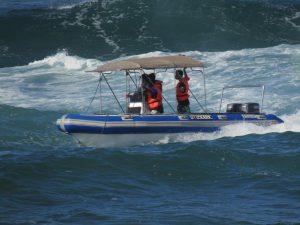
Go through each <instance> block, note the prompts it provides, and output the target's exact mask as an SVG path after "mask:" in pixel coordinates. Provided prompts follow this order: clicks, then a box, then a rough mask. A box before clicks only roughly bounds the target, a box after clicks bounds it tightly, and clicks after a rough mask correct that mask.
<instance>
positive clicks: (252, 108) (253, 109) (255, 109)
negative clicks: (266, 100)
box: [242, 103, 260, 114]
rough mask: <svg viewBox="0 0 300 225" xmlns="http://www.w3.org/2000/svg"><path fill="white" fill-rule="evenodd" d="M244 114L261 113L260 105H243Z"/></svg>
mask: <svg viewBox="0 0 300 225" xmlns="http://www.w3.org/2000/svg"><path fill="white" fill-rule="evenodd" d="M242 112H243V113H255V114H257V113H260V109H259V104H258V103H244V104H242Z"/></svg>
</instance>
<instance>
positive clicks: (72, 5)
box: [57, 0, 98, 10]
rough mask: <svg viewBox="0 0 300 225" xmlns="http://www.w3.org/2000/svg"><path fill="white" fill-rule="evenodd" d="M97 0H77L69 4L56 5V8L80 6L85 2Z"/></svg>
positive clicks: (95, 0)
mask: <svg viewBox="0 0 300 225" xmlns="http://www.w3.org/2000/svg"><path fill="white" fill-rule="evenodd" d="M97 1H98V0H82V1H77V2H76V3H71V4H66V5H62V6H59V7H57V9H58V10H66V9H72V8H74V7H78V6H81V5H83V4H86V3H93V2H97Z"/></svg>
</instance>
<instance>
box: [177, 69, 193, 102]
mask: <svg viewBox="0 0 300 225" xmlns="http://www.w3.org/2000/svg"><path fill="white" fill-rule="evenodd" d="M189 79H190V78H189V77H188V76H187V75H186V76H184V77H183V78H182V79H181V80H180V81H179V82H178V84H177V86H176V97H177V100H178V101H180V102H181V101H185V100H187V99H188V98H189V94H188V92H189V83H188V81H189ZM182 85H184V86H185V90H184V92H182V91H181V90H180V87H181V86H182Z"/></svg>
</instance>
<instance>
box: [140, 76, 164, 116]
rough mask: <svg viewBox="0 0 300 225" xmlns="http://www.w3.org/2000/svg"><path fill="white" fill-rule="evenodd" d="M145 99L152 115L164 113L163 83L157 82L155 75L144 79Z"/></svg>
mask: <svg viewBox="0 0 300 225" xmlns="http://www.w3.org/2000/svg"><path fill="white" fill-rule="evenodd" d="M143 79H144V89H145V90H146V93H145V97H146V101H147V103H148V107H149V109H150V112H151V114H156V113H163V112H164V109H163V104H162V100H163V98H162V81H160V80H155V74H154V73H151V74H149V75H146V76H144V77H143Z"/></svg>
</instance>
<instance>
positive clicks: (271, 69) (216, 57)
mask: <svg viewBox="0 0 300 225" xmlns="http://www.w3.org/2000/svg"><path fill="white" fill-rule="evenodd" d="M168 54H171V53H168ZM172 54H179V53H172ZM180 54H185V55H188V56H192V57H194V58H197V59H200V60H202V61H203V62H204V65H205V75H206V83H207V100H208V108H209V109H210V110H211V111H217V110H218V106H219V99H220V94H221V89H222V87H223V86H226V85H235V84H253V83H254V84H266V96H265V97H266V98H265V106H264V111H266V112H269V113H275V114H277V115H279V116H281V115H291V114H293V113H296V112H297V111H299V99H300V98H299V90H300V78H299V71H300V63H299V62H300V45H280V46H275V47H271V48H263V49H245V50H240V51H226V52H203V53H202V52H198V51H191V52H181V53H180ZM160 55H166V53H163V52H150V53H145V54H141V55H136V56H130V57H149V56H160ZM126 58H127V57H122V59H126ZM103 63H104V62H101V61H99V60H96V59H84V58H81V57H78V56H70V55H68V54H67V52H66V51H62V52H59V53H57V54H55V55H53V56H49V57H46V58H44V59H42V60H38V61H34V62H32V63H30V64H29V65H26V66H20V67H11V68H1V69H0V104H10V105H13V106H20V107H30V108H37V109H41V110H64V111H65V110H66V111H73V110H75V111H81V110H83V109H84V108H86V107H87V105H88V104H89V102H90V100H91V98H92V97H93V95H94V91H95V89H96V87H97V80H98V75H97V74H94V73H86V72H85V71H86V70H91V69H94V68H96V67H97V66H99V65H101V64H103ZM189 74H190V76H191V81H190V84H191V85H190V87H191V89H192V90H193V92H194V94H195V95H196V96H198V97H199V99H200V100H201V103H203V95H202V93H203V89H202V81H203V80H202V76H199V74H198V73H197V72H195V71H189ZM157 77H158V78H159V79H161V80H163V82H164V83H163V90H164V95H165V97H166V98H167V99H168V100H169V102H170V103H171V104H173V106H175V101H176V100H175V97H174V86H175V83H174V79H173V72H172V70H170V71H169V72H168V73H167V74H160V73H158V75H157ZM107 78H108V79H109V81H110V82H111V84H112V86H113V87H114V88H115V91H116V94H117V95H118V96H119V97H120V98H121V101H122V102H124V91H125V84H124V76H123V75H122V74H121V73H117V74H115V75H108V76H107ZM102 88H103V93H104V94H103V95H104V98H103V101H104V103H106V106H105V105H104V110H107V111H113V112H118V111H120V110H119V109H118V105H117V104H116V101H115V100H114V98H113V96H112V95H111V94H110V92H109V90H108V88H107V86H106V85H105V84H104V83H103V84H102ZM225 98H226V99H230V100H226V99H225V104H226V103H227V102H234V101H237V102H238V101H251V102H252V101H259V98H260V90H258V89H253V90H251V91H246V90H239V92H230V91H228V92H226V93H225ZM242 98H246V100H245V99H244V100H243V99H242ZM96 99H97V101H95V102H94V104H93V105H92V109H93V110H92V111H96V109H98V108H99V104H100V103H99V100H98V99H99V95H97V96H96ZM191 106H192V109H193V111H199V110H200V107H199V106H198V105H197V104H196V102H195V101H194V100H193V98H191ZM165 108H166V111H170V109H169V108H168V105H167V104H165Z"/></svg>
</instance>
